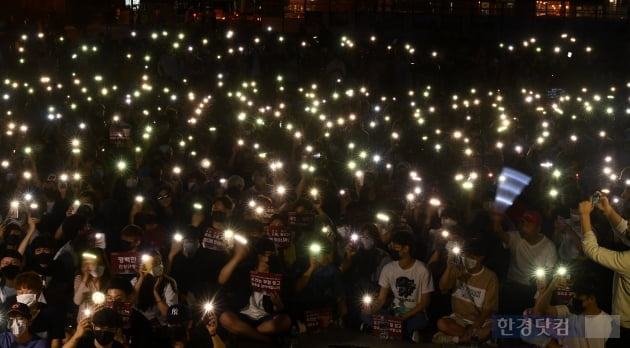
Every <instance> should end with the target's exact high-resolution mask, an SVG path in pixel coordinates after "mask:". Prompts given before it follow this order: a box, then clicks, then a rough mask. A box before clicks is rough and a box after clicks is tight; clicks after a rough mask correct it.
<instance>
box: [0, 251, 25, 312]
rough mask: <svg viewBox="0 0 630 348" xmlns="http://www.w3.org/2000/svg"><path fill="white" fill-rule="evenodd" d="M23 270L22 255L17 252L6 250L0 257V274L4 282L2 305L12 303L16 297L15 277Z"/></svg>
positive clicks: (1, 291) (1, 287)
mask: <svg viewBox="0 0 630 348" xmlns="http://www.w3.org/2000/svg"><path fill="white" fill-rule="evenodd" d="M21 270H22V255H21V254H20V253H18V252H17V251H15V250H5V251H4V252H3V253H2V256H1V257H0V272H2V278H3V280H4V281H3V282H2V283H1V284H0V303H2V304H5V303H11V300H10V299H11V298H12V297H15V295H16V290H15V277H16V276H17V275H18V274H19V273H20V271H21Z"/></svg>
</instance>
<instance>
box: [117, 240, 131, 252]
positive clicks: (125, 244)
mask: <svg viewBox="0 0 630 348" xmlns="http://www.w3.org/2000/svg"><path fill="white" fill-rule="evenodd" d="M120 249H121V251H129V250H131V249H133V244H132V243H131V242H130V241H128V240H121V241H120Z"/></svg>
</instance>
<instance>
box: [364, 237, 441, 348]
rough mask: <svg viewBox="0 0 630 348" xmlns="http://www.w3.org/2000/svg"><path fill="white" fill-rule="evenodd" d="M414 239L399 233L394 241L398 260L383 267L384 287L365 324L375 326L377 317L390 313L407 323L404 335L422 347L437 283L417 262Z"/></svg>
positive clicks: (422, 265)
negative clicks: (429, 308) (374, 314)
mask: <svg viewBox="0 0 630 348" xmlns="http://www.w3.org/2000/svg"><path fill="white" fill-rule="evenodd" d="M413 244H414V239H413V236H412V235H411V234H410V233H408V232H398V233H396V234H395V235H394V236H393V237H392V246H393V250H394V255H393V256H394V257H393V258H394V259H398V260H396V261H392V262H390V263H388V264H387V265H385V267H383V270H382V271H381V276H380V279H379V282H378V283H379V286H380V287H381V289H380V291H379V294H378V298H377V299H376V301H374V303H373V304H372V305H370V306H368V307H366V308H365V310H364V313H363V314H364V316H363V320H364V323H365V324H366V325H368V326H372V321H371V318H368V317H367V316H369V315H371V314H373V313H379V312H380V313H390V314H393V315H395V316H397V317H399V318H400V319H402V320H403V325H404V335H405V337H406V338H408V339H411V340H412V341H414V342H416V343H418V342H419V340H420V334H419V331H420V330H422V329H424V328H425V327H426V326H427V323H428V318H427V314H426V309H427V307H428V306H429V303H430V302H431V292H433V290H434V288H433V279H432V278H431V273H430V272H429V270H428V268H427V266H426V265H425V264H424V263H422V262H421V261H419V260H416V259H415V258H413V256H412V253H413ZM390 293H392V295H393V300H392V302H391V303H390V304H389V309H388V310H383V308H384V307H385V306H386V305H387V304H388V303H387V302H388V297H389V295H390Z"/></svg>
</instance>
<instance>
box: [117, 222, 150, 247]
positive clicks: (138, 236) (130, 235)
mask: <svg viewBox="0 0 630 348" xmlns="http://www.w3.org/2000/svg"><path fill="white" fill-rule="evenodd" d="M143 235H144V232H143V231H142V228H141V227H140V226H137V225H127V226H125V227H123V229H122V230H121V231H120V251H122V252H137V251H138V248H139V247H140V244H142V236H143Z"/></svg>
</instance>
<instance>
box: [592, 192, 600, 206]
mask: <svg viewBox="0 0 630 348" xmlns="http://www.w3.org/2000/svg"><path fill="white" fill-rule="evenodd" d="M599 200H600V196H599V193H598V192H595V193H594V194H593V197H592V198H591V202H592V203H593V206H596V205H597V204H599Z"/></svg>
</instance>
